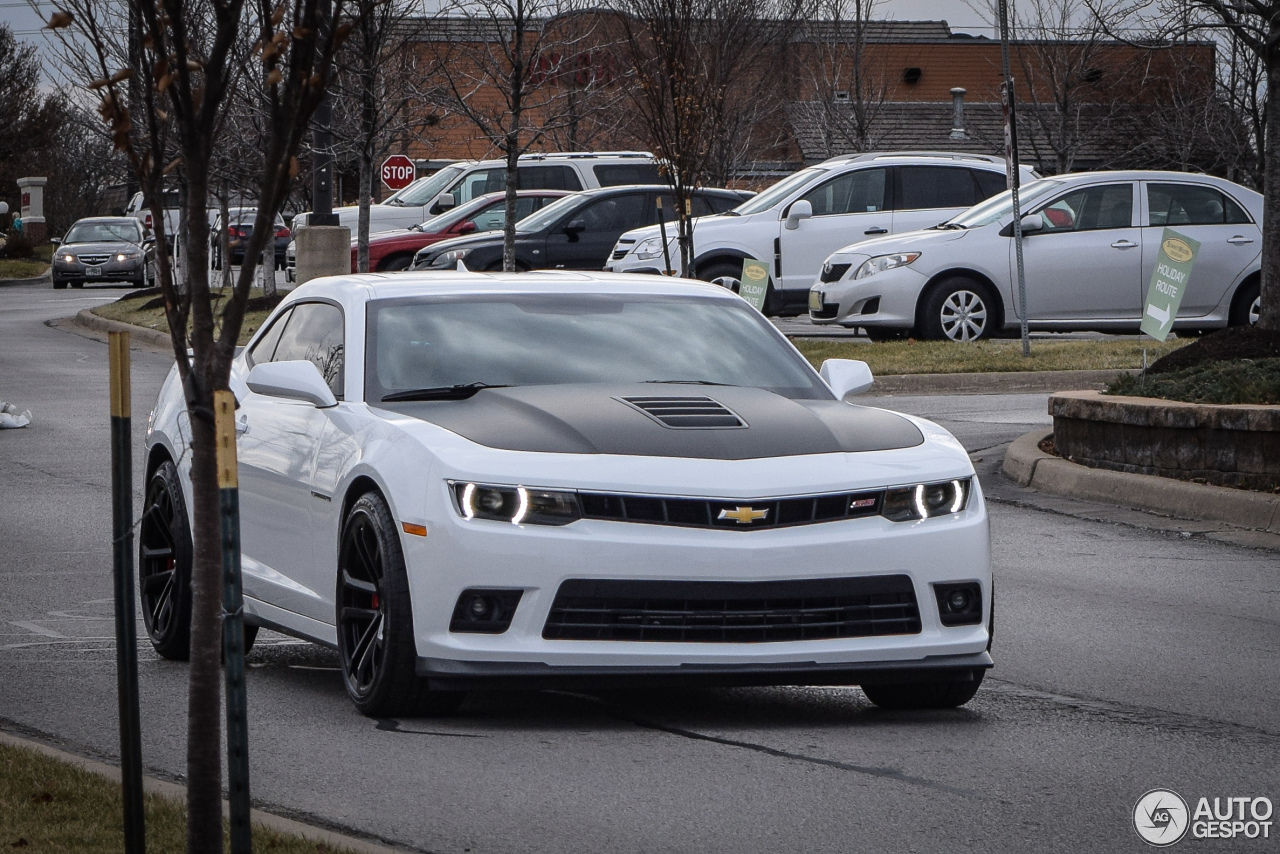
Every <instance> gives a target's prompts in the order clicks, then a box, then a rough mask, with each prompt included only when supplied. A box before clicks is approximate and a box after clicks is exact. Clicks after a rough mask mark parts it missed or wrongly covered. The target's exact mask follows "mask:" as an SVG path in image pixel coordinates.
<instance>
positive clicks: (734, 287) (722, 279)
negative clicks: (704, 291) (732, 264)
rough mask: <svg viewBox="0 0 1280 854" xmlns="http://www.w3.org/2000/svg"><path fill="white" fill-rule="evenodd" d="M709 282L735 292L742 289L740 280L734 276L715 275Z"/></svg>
mask: <svg viewBox="0 0 1280 854" xmlns="http://www.w3.org/2000/svg"><path fill="white" fill-rule="evenodd" d="M711 284H713V285H719V286H720V287H722V288H728V289H729V290H731V291H733V292H734V293H735V294H736V293H738V292H739V291H740V290H741V289H742V282H741V281H740V280H739V279H738V278H737V277H736V276H716V277H715V278H714V279H712V280H711Z"/></svg>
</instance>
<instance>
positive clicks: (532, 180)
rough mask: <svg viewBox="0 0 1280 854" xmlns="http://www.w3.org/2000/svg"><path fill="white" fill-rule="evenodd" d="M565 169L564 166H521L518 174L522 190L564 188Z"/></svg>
mask: <svg viewBox="0 0 1280 854" xmlns="http://www.w3.org/2000/svg"><path fill="white" fill-rule="evenodd" d="M565 171H566V170H565V167H563V166H521V167H520V168H519V170H518V171H517V173H516V174H517V176H518V178H519V184H520V189H521V190H563V189H565V186H564V181H565ZM574 177H577V176H574Z"/></svg>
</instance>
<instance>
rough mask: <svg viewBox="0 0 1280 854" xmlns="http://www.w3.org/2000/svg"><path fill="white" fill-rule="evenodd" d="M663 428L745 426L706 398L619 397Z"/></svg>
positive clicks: (745, 424) (725, 408)
mask: <svg viewBox="0 0 1280 854" xmlns="http://www.w3.org/2000/svg"><path fill="white" fill-rule="evenodd" d="M617 399H618V400H621V401H622V402H623V403H626V404H628V405H630V406H633V407H635V408H636V409H639V410H640V411H641V412H643V413H644V414H645V415H648V416H649V417H650V418H652V419H653V420H654V421H657V422H658V423H659V424H661V425H662V426H663V427H675V428H683V429H699V428H701V429H706V428H709V427H720V428H724V427H746V426H747V423H746V422H745V421H743V420H742V419H741V418H739V417H738V416H737V415H735V414H734V413H733V411H732V410H730V409H729V408H728V407H727V406H725V405H724V404H723V403H717V402H716V401H714V400H712V399H711V398H709V397H620V398H617Z"/></svg>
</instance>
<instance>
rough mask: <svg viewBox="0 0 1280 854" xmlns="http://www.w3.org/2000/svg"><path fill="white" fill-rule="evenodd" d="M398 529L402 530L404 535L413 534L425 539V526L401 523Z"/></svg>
mask: <svg viewBox="0 0 1280 854" xmlns="http://www.w3.org/2000/svg"><path fill="white" fill-rule="evenodd" d="M400 527H401V528H404V532H405V533H406V534H413V535H414V536H415V537H425V536H426V535H427V526H426V525H415V524H413V523H412V522H401V523H400Z"/></svg>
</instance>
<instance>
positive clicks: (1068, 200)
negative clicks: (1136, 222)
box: [1038, 184, 1133, 231]
mask: <svg viewBox="0 0 1280 854" xmlns="http://www.w3.org/2000/svg"><path fill="white" fill-rule="evenodd" d="M1038 213H1039V214H1040V216H1041V218H1042V219H1044V230H1045V231H1092V230H1095V229H1100V228H1128V227H1129V226H1130V225H1132V224H1133V185H1132V184H1105V185H1103V186H1100V187H1085V188H1084V189H1081V190H1076V191H1075V192H1073V193H1068V194H1067V195H1065V196H1062V197H1061V198H1058V199H1056V200H1054V201H1052V202H1050V203H1049V204H1047V205H1045V206H1044V207H1043V208H1041V209H1040V211H1039V212H1038Z"/></svg>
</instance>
